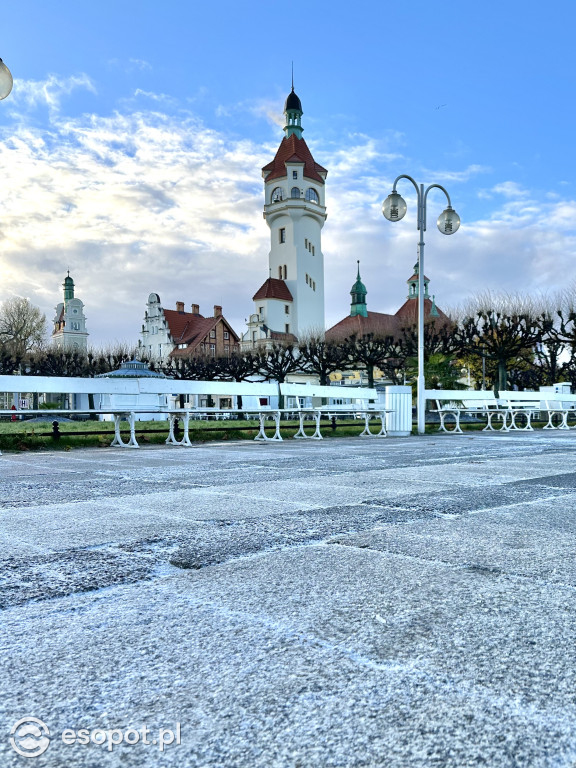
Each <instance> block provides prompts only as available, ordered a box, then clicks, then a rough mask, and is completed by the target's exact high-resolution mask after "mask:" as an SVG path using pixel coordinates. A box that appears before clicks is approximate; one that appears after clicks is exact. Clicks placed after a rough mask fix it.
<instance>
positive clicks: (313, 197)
mask: <svg viewBox="0 0 576 768" xmlns="http://www.w3.org/2000/svg"><path fill="white" fill-rule="evenodd" d="M306 200H308V202H310V203H319V202H320V198H319V197H318V192H316V190H315V189H314V188H313V187H308V189H307V190H306Z"/></svg>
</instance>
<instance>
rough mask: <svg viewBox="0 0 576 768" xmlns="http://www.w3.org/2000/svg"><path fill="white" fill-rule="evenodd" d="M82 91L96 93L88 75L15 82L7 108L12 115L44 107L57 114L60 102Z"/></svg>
mask: <svg viewBox="0 0 576 768" xmlns="http://www.w3.org/2000/svg"><path fill="white" fill-rule="evenodd" d="M77 89H83V90H86V91H90V92H91V93H96V86H95V85H94V83H93V81H92V80H91V79H90V77H88V75H86V74H84V73H81V74H79V75H72V76H70V77H59V76H57V75H53V74H51V75H48V77H47V78H46V80H19V79H18V80H16V81H15V83H14V89H13V91H12V94H11V96H10V102H9V107H10V110H11V112H12V113H18V112H19V111H20V110H22V109H34V108H36V107H38V106H46V107H48V109H49V110H51V111H52V112H58V111H59V110H60V106H61V103H62V100H63V98H64V97H65V96H69V95H70V94H71V93H72V92H73V91H75V90H77Z"/></svg>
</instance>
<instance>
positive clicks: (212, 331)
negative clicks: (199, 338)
mask: <svg viewBox="0 0 576 768" xmlns="http://www.w3.org/2000/svg"><path fill="white" fill-rule="evenodd" d="M210 338H211V339H215V338H216V329H215V328H214V329H213V330H211V331H210Z"/></svg>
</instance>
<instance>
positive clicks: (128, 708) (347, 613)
mask: <svg viewBox="0 0 576 768" xmlns="http://www.w3.org/2000/svg"><path fill="white" fill-rule="evenodd" d="M575 455H576V435H572V434H568V435H561V434H554V433H552V434H549V433H546V434H544V433H542V432H536V433H534V434H532V435H531V434H520V435H495V436H494V435H471V436H465V437H464V438H463V439H461V438H457V437H451V436H447V437H442V436H432V437H424V438H408V439H406V440H395V441H393V440H373V441H370V440H366V441H364V440H357V439H349V440H341V439H337V440H326V441H323V442H321V443H296V442H288V441H285V442H284V443H282V444H279V445H269V444H265V445H258V444H251V443H235V444H229V443H227V444H219V445H215V444H211V445H202V446H199V447H195V448H193V449H191V450H189V451H186V450H180V449H174V450H172V449H170V448H165V447H153V448H146V449H141V450H140V451H122V450H115V449H104V450H102V449H100V450H96V449H94V450H92V449H90V450H84V451H72V452H69V453H55V454H45V453H44V454H25V455H23V454H21V455H8V456H6V455H5V456H2V457H0V470H3V471H2V474H1V479H0V485H1V487H0V503H1V504H3V505H4V509H2V510H0V547H1V548H2V552H0V599H1V600H2V603H1V605H2V606H4V607H3V609H2V614H1V617H2V620H1V621H0V674H1V678H0V679H1V680H2V683H1V689H2V690H1V694H2V695H1V696H0V718H1V719H2V722H3V723H4V733H5V737H0V764H2V766H9V767H10V768H11V766H19V765H21V764H22V763H23V762H27V761H26V758H23V757H20V756H19V755H17V754H16V752H15V751H14V750H13V748H12V747H11V745H10V743H9V740H8V736H9V731H10V729H11V728H12V726H13V725H14V723H15V722H16V721H17V720H19V719H21V718H23V717H25V716H29V717H37V718H40V719H41V720H43V721H44V722H45V723H46V724H47V725H48V726H49V728H50V731H51V736H52V738H51V741H50V745H49V747H48V749H47V750H46V752H45V753H44V754H42V755H40V756H39V757H37V758H35V760H34V761H33V762H34V764H35V765H37V766H39V768H44V767H46V768H61V766H66V767H67V768H68V766H74V768H92V766H97V767H98V768H107V767H108V766H112V767H114V768H115V767H116V766H122V767H123V768H126V767H127V768H132V767H134V768H136V767H137V768H148V766H150V768H166V767H167V766H178V768H182V766H186V768H196V767H197V768H211V767H212V766H214V768H216V766H217V767H218V768H220V767H221V766H226V768H228V766H238V767H239V768H244V766H246V768H253V767H254V768H259V767H260V766H262V768H264V767H266V768H270V767H271V766H272V767H275V766H278V767H279V768H284V766H287V767H288V766H290V767H293V766H301V768H316V767H317V766H318V768H324V767H325V766H386V768H422V767H423V766H426V768H427V767H428V766H438V768H440V767H442V768H445V767H448V768H461V767H462V766H479V765H487V766H490V767H491V768H492V766H497V767H498V768H507V767H508V766H510V768H512V766H515V767H516V766H530V768H544V767H546V768H548V767H551V766H555V767H559V768H568V767H569V766H570V767H571V768H573V766H574V764H575V763H576V699H575V698H574V690H576V679H575V676H576V658H575V653H576V651H575V650H574V649H575V647H576V646H575V645H574V636H575V633H576V602H575V601H574V585H575V584H574V582H575V578H576V573H575V571H574V567H573V561H574V559H575V558H574V554H575V553H576V514H575V512H574V510H575V508H576V505H575V501H576V473H573V472H571V471H570V469H571V467H572V466H574V465H575V464H574V456H575ZM4 469H5V470H6V471H4ZM171 561H172V562H173V563H174V562H178V563H179V564H180V565H183V566H187V569H186V570H184V569H182V568H179V567H176V566H174V565H171ZM176 723H180V724H181V743H180V744H176V743H173V744H170V745H167V746H166V747H165V750H164V751H163V752H160V750H159V745H154V744H149V745H146V744H143V743H142V741H141V740H140V741H139V743H138V744H133V745H129V744H126V743H123V744H119V745H113V749H112V750H111V751H109V750H108V749H107V747H106V744H104V745H99V744H95V743H90V744H89V745H88V746H84V745H81V744H71V745H66V744H64V743H63V742H62V739H61V733H62V731H63V730H64V729H65V728H73V729H76V730H77V729H79V728H86V729H89V730H91V731H92V729H95V728H101V729H104V730H110V729H127V728H140V727H141V726H142V725H146V726H148V728H149V729H150V731H151V734H153V736H154V737H157V736H158V729H159V728H166V729H174V728H175V727H176ZM104 738H106V734H105V735H104Z"/></svg>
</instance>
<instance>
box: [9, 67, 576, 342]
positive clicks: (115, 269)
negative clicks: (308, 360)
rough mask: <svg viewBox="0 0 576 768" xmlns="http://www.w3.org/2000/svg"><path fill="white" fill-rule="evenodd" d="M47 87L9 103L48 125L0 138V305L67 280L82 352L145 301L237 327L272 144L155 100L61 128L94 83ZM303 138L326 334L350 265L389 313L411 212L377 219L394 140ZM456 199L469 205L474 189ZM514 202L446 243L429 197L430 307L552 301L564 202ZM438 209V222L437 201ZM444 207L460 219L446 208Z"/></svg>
mask: <svg viewBox="0 0 576 768" xmlns="http://www.w3.org/2000/svg"><path fill="white" fill-rule="evenodd" d="M57 82H58V84H59V85H58V86H57V85H56V79H55V78H52V77H51V78H49V79H48V80H47V81H46V82H45V84H44V86H42V87H41V86H40V84H37V83H36V84H35V83H32V84H28V85H27V86H26V88H25V89H24V90H23V91H22V92H23V93H24V94H26V95H25V96H20V97H19V98H20V99H21V100H22V103H24V102H26V100H28V102H27V103H29V104H30V105H33V104H36V103H41V102H42V99H43V102H42V103H44V104H49V105H50V104H51V105H52V107H51V109H50V110H49V122H48V124H47V125H46V127H44V128H39V127H37V126H36V125H35V123H34V122H33V121H28V122H27V121H26V120H25V118H24V117H22V118H21V119H20V120H19V122H18V126H17V130H15V131H14V132H13V133H11V134H10V133H7V130H6V129H4V132H3V136H4V138H3V141H1V142H0V164H1V167H2V170H3V189H4V190H5V194H4V196H3V211H2V216H1V217H0V269H1V270H2V275H3V282H2V288H1V289H0V300H2V299H4V298H7V297H8V296H10V295H22V296H27V297H29V298H30V299H31V300H32V301H33V303H35V304H37V305H39V306H40V307H41V309H42V311H43V312H46V314H47V316H48V318H49V319H52V317H53V308H54V306H55V305H56V304H57V302H58V301H60V299H61V290H62V289H61V283H62V280H63V278H64V276H65V274H66V270H67V269H70V272H71V275H72V276H73V278H74V280H75V282H76V288H77V295H78V296H79V298H81V299H82V300H83V301H84V302H85V305H86V314H87V318H88V330H89V332H90V334H91V341H92V342H94V343H96V344H100V343H105V342H107V341H109V342H111V341H113V340H116V339H119V340H128V341H133V342H136V341H137V340H138V333H139V330H140V326H141V324H142V317H143V314H144V310H145V303H146V299H147V296H148V294H149V293H151V292H156V293H159V294H160V296H161V299H162V301H163V302H164V304H165V306H167V307H172V306H174V305H175V302H176V301H179V300H182V301H184V302H185V303H186V304H187V305H188V306H189V305H190V304H191V303H193V302H195V303H200V304H201V311H203V312H205V313H206V314H211V312H212V307H213V305H214V304H221V305H222V306H223V307H224V313H225V315H226V316H227V318H228V319H229V320H230V321H231V322H232V324H233V326H234V327H235V329H236V330H237V331H238V332H240V331H242V330H243V321H244V318H245V317H247V315H248V314H249V313H250V311H251V310H252V301H251V296H252V295H253V293H254V292H255V290H256V289H257V288H258V287H259V286H260V285H261V283H262V282H263V281H264V280H265V279H266V277H267V276H268V258H267V255H268V251H269V248H270V235H269V230H268V227H267V226H266V224H265V222H264V221H263V219H262V205H263V185H262V178H261V172H260V171H261V168H262V166H263V165H265V164H266V163H267V162H269V161H270V159H271V158H272V156H273V154H274V152H275V151H276V149H277V146H278V144H279V142H280V139H281V133H280V132H279V131H278V130H277V129H275V130H274V132H273V133H272V132H271V133H270V136H271V138H270V140H269V141H268V142H266V143H262V142H260V143H259V142H256V141H255V140H253V139H252V138H249V137H247V138H240V139H238V138H237V135H236V137H235V138H232V137H231V135H232V134H230V135H229V134H228V133H227V132H225V131H224V132H223V131H217V130H215V129H214V128H212V127H211V126H210V125H207V124H206V122H205V121H203V120H202V119H200V118H199V117H198V115H197V114H196V113H195V112H193V111H191V110H190V109H189V110H185V109H182V108H179V111H178V112H177V114H171V113H170V111H169V107H170V106H171V105H170V104H167V103H164V102H162V101H160V100H159V99H154V100H153V101H154V103H153V104H152V105H150V104H147V106H148V107H149V108H147V109H144V108H141V107H142V105H143V104H146V102H145V101H142V102H133V103H132V104H131V106H130V108H128V107H127V106H126V105H122V104H121V105H120V106H121V109H119V111H118V112H116V113H113V114H109V115H105V116H99V115H95V114H86V115H83V116H81V117H69V116H66V115H63V114H62V112H63V106H62V104H63V103H64V95H65V94H66V93H70V92H72V90H74V88H87V89H88V90H91V89H94V85H93V84H92V83H91V81H90V80H89V79H85V77H84V76H82V77H78V78H70V79H69V80H68V81H63V80H62V79H61V78H58V79H57ZM58 88H59V89H60V90H58ZM139 95H140V96H145V95H146V94H144V93H141V94H139ZM270 103H271V104H272V102H270ZM135 105H136V106H140V108H138V109H134V107H135ZM20 106H21V105H20ZM150 107H151V108H150ZM274 109H275V110H277V109H278V104H277V103H276V104H274ZM20 114H22V115H23V114H24V112H22V111H21V112H20ZM265 114H266V112H265V109H264V108H263V109H262V112H261V116H262V117H264V116H265ZM235 127H236V128H237V124H236V123H235ZM307 140H308V139H307ZM308 141H309V146H310V147H311V149H312V151H313V154H314V157H315V158H316V160H317V161H318V162H319V163H321V164H322V165H324V166H325V167H327V168H328V170H329V176H328V182H327V206H328V220H327V222H326V225H325V227H324V230H323V251H324V255H325V283H326V322H327V325H328V326H329V325H332V324H334V323H335V322H337V321H338V320H340V319H341V318H342V317H343V316H344V315H346V314H347V313H348V312H349V302H350V296H349V291H350V287H351V285H352V284H353V282H354V281H355V278H356V260H357V259H360V262H361V263H360V270H361V274H362V279H363V281H364V282H365V284H366V285H367V288H368V307H369V309H371V310H376V311H392V312H393V311H396V309H397V308H398V307H399V306H400V305H401V304H402V303H403V301H404V299H405V296H406V290H407V289H406V280H407V278H408V277H410V274H411V270H412V267H413V265H414V262H415V261H416V255H417V254H416V251H417V240H418V233H417V230H416V225H415V200H414V198H413V195H412V196H411V193H410V191H409V190H407V193H406V199H407V202H408V205H409V212H408V214H407V216H406V219H404V220H403V221H402V222H398V223H395V224H391V223H390V222H388V221H386V220H385V219H384V218H383V216H382V214H381V210H380V207H381V203H382V200H383V199H384V198H385V197H386V195H387V194H388V192H389V191H390V187H391V184H392V181H393V179H394V178H395V177H396V176H397V175H398V173H399V172H401V170H402V165H403V162H402V164H401V163H400V162H399V161H400V159H402V160H403V154H402V153H403V152H404V151H405V149H406V148H405V146H404V141H405V140H404V138H403V137H401V136H393V135H390V136H388V137H386V138H382V137H372V136H367V135H362V134H347V135H343V136H342V137H341V138H340V141H339V142H338V143H337V144H336V143H329V142H327V143H324V142H323V141H322V136H321V135H320V136H315V137H313V138H311V139H309V140H308ZM399 168H400V170H399ZM486 172H487V170H486V169H484V168H483V167H482V166H479V165H473V164H472V165H468V166H467V167H466V168H465V169H463V170H462V171H458V170H454V171H452V172H451V173H452V177H451V180H452V181H454V182H456V181H458V182H461V183H462V184H463V185H464V184H465V183H466V180H467V179H468V180H469V179H471V178H473V177H474V176H475V175H477V174H481V173H486ZM448 176H449V173H444V174H442V175H441V174H440V173H438V172H435V173H434V174H432V173H431V174H430V177H431V178H440V179H446V178H448ZM466 190H468V194H469V196H470V197H473V196H474V195H475V194H476V192H475V188H474V186H469V187H464V186H463V188H462V193H464V192H465V191H466ZM525 192H529V191H526V190H524V189H523V188H521V187H520V186H519V185H517V184H516V183H515V182H513V181H506V182H500V183H498V184H496V185H495V186H493V187H492V188H491V190H490V194H492V195H498V197H497V198H495V199H496V201H497V203H496V204H494V205H492V206H488V207H487V210H486V215H485V216H484V217H483V218H482V219H481V220H477V221H466V219H465V217H464V216H463V221H464V223H463V225H462V227H461V229H460V231H459V232H458V233H457V234H456V235H454V236H452V237H445V236H443V235H441V234H440V232H438V230H437V229H436V226H435V224H434V220H435V215H437V214H436V213H434V215H433V214H432V211H433V210H434V212H436V203H437V201H436V199H435V198H434V200H432V199H431V202H430V213H429V223H428V230H427V233H426V252H425V257H426V263H425V269H426V273H427V274H428V275H429V277H430V278H431V285H430V288H431V292H432V293H434V294H436V297H437V301H438V304H439V306H440V307H442V308H444V307H446V306H450V305H453V304H458V303H460V302H461V301H462V300H463V299H464V298H465V297H466V296H468V295H470V294H473V293H475V292H477V291H481V290H485V289H488V288H490V289H493V290H499V289H503V290H510V291H533V290H537V289H551V290H552V289H554V288H555V287H556V286H557V285H558V283H559V282H561V281H562V279H563V278H562V276H563V275H564V274H566V273H571V269H572V264H573V261H574V256H575V255H576V233H575V228H574V221H575V220H576V202H574V201H571V200H567V199H562V198H559V199H546V202H545V204H543V205H541V204H536V203H535V202H534V199H533V198H535V195H532V194H525ZM437 207H438V213H439V212H440V210H441V209H442V207H443V201H439V202H438V205H437ZM458 208H459V211H460V213H463V211H461V210H460V201H459V202H458Z"/></svg>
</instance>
